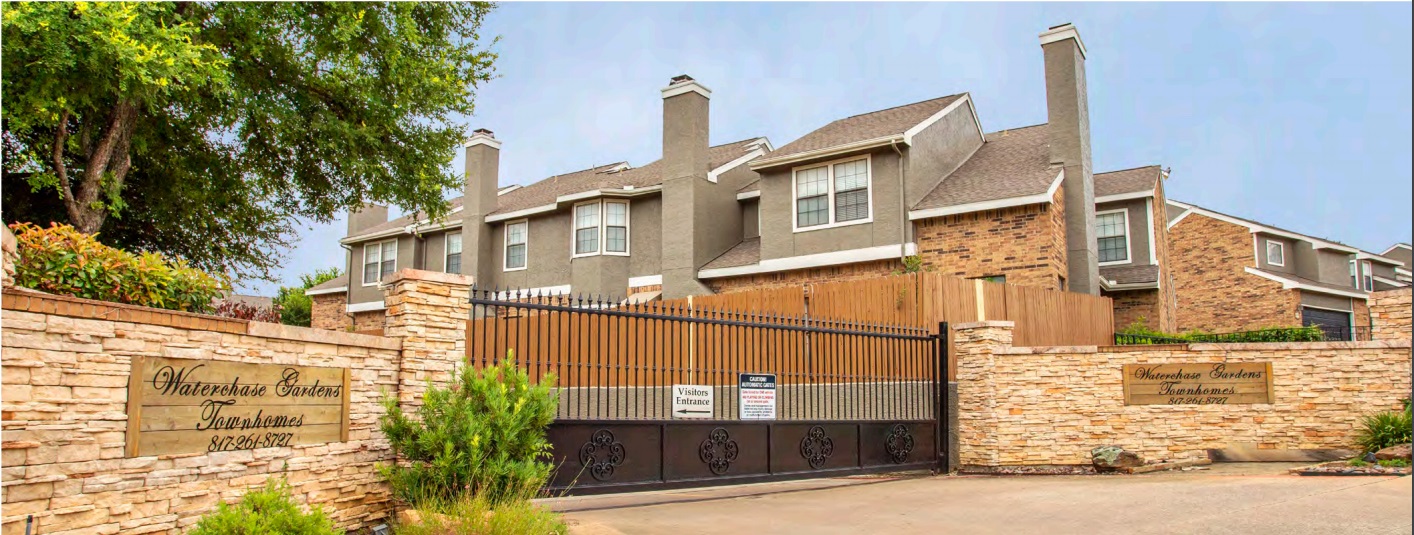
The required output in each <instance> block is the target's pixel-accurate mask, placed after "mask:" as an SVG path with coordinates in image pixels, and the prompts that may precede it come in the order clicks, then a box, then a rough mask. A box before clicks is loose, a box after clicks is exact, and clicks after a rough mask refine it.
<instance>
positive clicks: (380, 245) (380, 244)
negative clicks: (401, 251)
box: [359, 238, 398, 288]
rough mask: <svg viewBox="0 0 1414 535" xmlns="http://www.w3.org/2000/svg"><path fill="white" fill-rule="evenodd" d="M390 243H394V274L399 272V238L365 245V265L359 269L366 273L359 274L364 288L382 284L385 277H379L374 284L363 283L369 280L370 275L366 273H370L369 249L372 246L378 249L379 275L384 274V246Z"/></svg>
mask: <svg viewBox="0 0 1414 535" xmlns="http://www.w3.org/2000/svg"><path fill="white" fill-rule="evenodd" d="M388 242H392V243H393V271H394V272H396V271H398V239H397V238H393V239H391V240H383V241H376V242H369V243H365V244H363V264H362V265H361V266H360V267H359V269H361V270H362V271H364V272H365V273H359V282H360V283H361V284H362V286H363V287H365V288H367V287H369V286H377V285H378V283H380V282H382V281H383V276H382V275H379V276H378V278H376V279H374V280H373V282H363V281H364V280H367V279H368V274H367V273H366V271H368V248H369V247H370V246H376V247H378V271H379V273H382V271H383V244H385V243H388Z"/></svg>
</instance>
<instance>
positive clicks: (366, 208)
mask: <svg viewBox="0 0 1414 535" xmlns="http://www.w3.org/2000/svg"><path fill="white" fill-rule="evenodd" d="M387 222H388V207H387V206H384V205H381V204H365V205H363V208H359V209H358V210H353V211H350V212H349V233H348V234H345V235H344V236H345V237H347V236H354V235H357V234H358V233H360V232H363V231H364V230H366V229H370V228H373V226H374V225H379V224H383V223H387Z"/></svg>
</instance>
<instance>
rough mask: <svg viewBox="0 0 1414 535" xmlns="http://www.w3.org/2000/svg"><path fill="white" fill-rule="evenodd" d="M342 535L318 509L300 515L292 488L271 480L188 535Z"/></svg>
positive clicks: (221, 507)
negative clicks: (292, 495)
mask: <svg viewBox="0 0 1414 535" xmlns="http://www.w3.org/2000/svg"><path fill="white" fill-rule="evenodd" d="M266 533H268V534H275V533H278V534H280V535H342V534H343V533H344V531H343V530H341V529H335V528H334V521H333V520H331V519H330V518H329V516H328V515H326V514H325V513H324V511H323V510H322V509H321V508H320V507H319V506H318V505H315V506H313V507H311V508H310V511H309V512H308V513H306V512H304V511H301V510H300V507H299V505H298V504H296V503H295V501H294V499H293V498H291V497H290V485H289V483H286V482H285V481H284V480H282V479H274V478H272V479H268V480H266V481H265V487H264V488H261V489H257V490H252V491H250V492H247V493H246V494H245V496H242V497H241V501H240V503H238V504H236V505H227V504H226V503H224V502H222V503H221V504H219V505H217V508H216V510H215V511H213V512H211V513H210V514H207V515H206V516H203V517H202V518H201V520H200V521H198V522H197V523H196V526H195V527H193V528H192V530H191V531H190V532H189V533H188V534H187V535H255V534H266Z"/></svg>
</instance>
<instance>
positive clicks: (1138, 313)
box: [1105, 290, 1171, 332]
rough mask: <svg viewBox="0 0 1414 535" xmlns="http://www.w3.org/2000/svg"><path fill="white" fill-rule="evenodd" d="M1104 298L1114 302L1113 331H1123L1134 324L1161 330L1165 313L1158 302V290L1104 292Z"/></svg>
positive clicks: (1159, 294) (1159, 293) (1159, 301)
mask: <svg viewBox="0 0 1414 535" xmlns="http://www.w3.org/2000/svg"><path fill="white" fill-rule="evenodd" d="M1105 297H1109V298H1110V299H1113V300H1114V307H1115V312H1114V314H1115V330H1117V331H1118V330H1123V329H1124V328H1125V327H1128V326H1130V325H1132V324H1135V323H1140V324H1143V325H1145V326H1147V327H1148V328H1150V329H1159V330H1163V329H1162V327H1161V325H1163V318H1164V316H1165V315H1166V312H1165V311H1164V307H1163V306H1162V305H1163V303H1162V301H1161V300H1160V298H1161V292H1160V291H1159V290H1125V291H1120V292H1105ZM1165 332H1171V331H1165Z"/></svg>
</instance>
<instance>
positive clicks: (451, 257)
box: [443, 231, 462, 273]
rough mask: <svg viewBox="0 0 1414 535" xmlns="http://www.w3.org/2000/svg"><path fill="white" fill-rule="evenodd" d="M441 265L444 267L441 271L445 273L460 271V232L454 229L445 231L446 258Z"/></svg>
mask: <svg viewBox="0 0 1414 535" xmlns="http://www.w3.org/2000/svg"><path fill="white" fill-rule="evenodd" d="M443 267H444V268H445V269H443V271H446V272H447V273H461V272H462V233H461V232H457V231H454V232H448V233H447V258H446V262H444V263H443Z"/></svg>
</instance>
